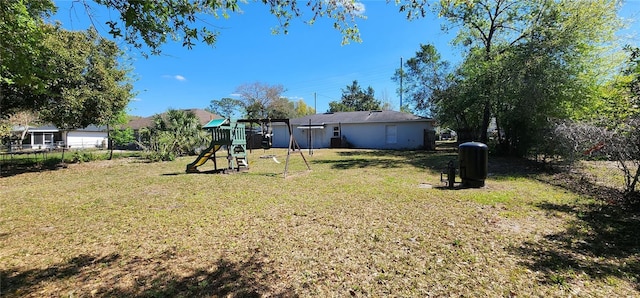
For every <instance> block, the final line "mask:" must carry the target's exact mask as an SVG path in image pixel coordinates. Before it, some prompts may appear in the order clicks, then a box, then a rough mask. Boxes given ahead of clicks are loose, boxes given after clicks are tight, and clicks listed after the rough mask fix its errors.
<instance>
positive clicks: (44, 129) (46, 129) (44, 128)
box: [11, 124, 107, 132]
mask: <svg viewBox="0 0 640 298" xmlns="http://www.w3.org/2000/svg"><path fill="white" fill-rule="evenodd" d="M11 131H13V132H19V131H24V127H23V126H14V127H13V128H12V129H11ZM29 131H30V132H60V131H64V129H59V128H57V127H56V126H55V125H51V124H49V125H43V126H38V127H29ZM68 131H107V127H106V126H104V125H101V126H96V125H93V124H91V125H89V126H87V127H85V128H72V129H68Z"/></svg>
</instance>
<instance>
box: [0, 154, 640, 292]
mask: <svg viewBox="0 0 640 298" xmlns="http://www.w3.org/2000/svg"><path fill="white" fill-rule="evenodd" d="M303 152H304V154H305V157H306V158H307V160H308V161H309V164H310V166H311V168H312V171H310V172H307V171H306V167H305V165H304V163H303V161H302V159H301V158H300V155H299V154H297V153H296V154H294V155H291V159H290V164H289V175H288V177H287V178H283V175H282V173H283V170H284V165H285V159H286V151H284V150H281V149H272V150H269V151H266V152H265V151H263V150H254V151H253V153H252V154H251V155H250V156H249V162H250V166H251V168H250V170H249V171H247V172H244V173H237V174H228V175H223V174H184V170H185V167H186V165H187V164H188V163H190V162H192V161H193V160H194V159H195V157H189V158H180V159H178V160H176V161H173V162H163V163H146V162H144V161H141V160H138V159H136V158H123V159H117V160H112V161H95V162H89V163H80V164H72V165H70V166H69V167H68V168H66V169H58V170H43V171H39V172H26V173H21V174H17V175H10V176H8V177H4V178H0V296H1V297H46V296H64V297H67V296H73V297H78V296H79V297H83V296H84V297H96V296H97V297H123V296H136V297H137V296H143V297H168V296H169V297H176V296H183V297H193V296H196V297H203V296H204V297H246V296H248V297H258V296H278V297H295V296H303V297H308V296H318V297H350V296H356V297H366V296H368V297H382V296H384V297H386V296H402V297H428V296H439V297H440V296H447V297H448V296H455V297H461V296H464V297H486V296H489V297H503V296H504V297H516V296H517V297H531V296H535V297H547V296H555V297H568V296H578V297H612V296H617V297H628V296H638V295H640V282H639V281H638V274H639V273H640V262H639V253H640V251H639V248H640V246H639V243H638V240H637V239H638V238H637V236H636V235H637V232H638V231H639V230H638V228H639V227H640V224H639V219H638V217H637V216H635V215H633V214H631V215H630V214H626V213H623V212H621V211H619V210H617V209H615V208H610V207H609V206H607V205H604V204H602V203H599V202H600V200H595V199H592V198H589V197H587V196H584V195H580V194H576V193H574V192H572V191H570V190H569V189H570V188H564V187H559V186H553V185H552V183H549V181H552V180H553V178H552V176H550V175H547V174H543V173H537V172H536V171H535V169H534V168H532V167H531V165H529V164H527V163H522V162H521V161H517V160H509V159H490V161H489V163H490V177H489V178H488V179H487V182H486V187H484V188H481V189H454V190H449V189H446V188H443V187H442V186H443V184H441V183H440V181H439V179H440V174H439V172H440V170H441V169H442V168H443V167H444V166H445V165H446V163H447V161H449V160H450V159H452V158H455V157H456V155H455V154H454V153H428V152H422V151H411V152H398V151H358V150H315V152H314V154H313V156H309V155H308V152H307V151H303ZM267 154H268V155H272V154H273V155H276V158H277V160H278V161H280V162H281V163H276V162H274V161H273V159H269V158H260V157H261V156H264V155H267ZM221 163H223V160H221V161H220V162H219V164H221ZM201 168H204V170H207V169H211V168H212V164H211V163H207V164H206V165H205V166H203V167H201Z"/></svg>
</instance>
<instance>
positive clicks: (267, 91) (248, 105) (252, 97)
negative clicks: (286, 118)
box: [236, 82, 289, 119]
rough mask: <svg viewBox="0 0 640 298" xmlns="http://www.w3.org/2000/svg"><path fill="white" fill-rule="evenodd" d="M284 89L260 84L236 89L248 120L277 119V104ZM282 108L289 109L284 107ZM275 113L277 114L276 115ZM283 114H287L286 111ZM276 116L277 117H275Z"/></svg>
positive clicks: (280, 86)
mask: <svg viewBox="0 0 640 298" xmlns="http://www.w3.org/2000/svg"><path fill="white" fill-rule="evenodd" d="M284 91H285V89H284V86H282V85H269V84H266V83H261V82H254V83H250V84H243V85H240V86H239V87H238V88H236V93H238V94H240V100H241V101H242V103H243V106H244V109H245V116H246V117H247V118H249V119H265V118H278V117H276V116H282V115H280V114H282V113H279V112H278V111H279V109H278V107H277V106H278V104H279V103H280V99H281V98H282V93H284ZM283 107H284V108H289V107H288V106H286V105H284V106H283ZM276 112H277V113H276ZM284 113H287V112H286V111H285V112H284ZM275 114H278V115H275Z"/></svg>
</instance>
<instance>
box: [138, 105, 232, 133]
mask: <svg viewBox="0 0 640 298" xmlns="http://www.w3.org/2000/svg"><path fill="white" fill-rule="evenodd" d="M184 111H186V112H192V113H193V114H194V115H196V117H197V118H198V120H199V121H200V125H205V124H207V123H209V121H211V120H213V119H219V118H222V117H221V116H219V115H217V114H214V113H210V112H208V111H205V110H202V109H185V110H184ZM165 115H166V113H161V114H156V115H153V116H149V117H144V118H137V119H133V120H131V121H129V123H128V124H127V126H128V127H131V129H133V130H134V131H138V130H139V129H140V128H143V127H147V128H149V127H153V125H154V124H153V119H154V118H155V117H156V116H160V117H163V118H164V117H165Z"/></svg>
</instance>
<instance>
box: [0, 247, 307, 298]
mask: <svg viewBox="0 0 640 298" xmlns="http://www.w3.org/2000/svg"><path fill="white" fill-rule="evenodd" d="M173 257H174V255H173V253H170V252H169V253H164V254H162V255H160V256H158V257H154V258H150V259H147V258H139V257H136V258H133V259H130V260H125V259H123V258H122V257H121V256H120V255H118V254H111V255H108V256H105V257H96V256H90V255H80V256H78V257H76V258H73V259H71V260H69V261H68V262H65V263H61V264H56V265H52V266H50V267H49V268H45V269H28V270H23V271H20V270H7V271H0V275H1V276H2V279H1V282H2V284H1V287H0V289H2V293H1V294H2V296H3V297H21V296H30V295H40V294H42V292H41V291H42V290H43V289H44V287H45V286H49V287H50V286H51V284H54V285H55V284H60V285H69V284H71V285H72V286H71V288H69V289H66V290H63V291H64V293H49V294H53V295H58V294H66V293H68V292H69V291H73V292H74V293H75V294H77V295H79V296H92V297H176V296H178V297H262V296H265V295H268V296H273V297H296V296H297V295H295V293H294V292H293V290H291V289H285V290H283V291H282V292H274V290H272V289H271V288H269V286H268V285H269V284H270V283H269V282H268V281H266V279H267V277H270V272H266V269H265V268H264V266H263V264H262V261H261V259H263V258H261V257H260V256H259V255H257V254H253V255H252V256H251V257H249V259H247V260H244V261H241V262H232V261H228V260H225V259H219V260H218V261H216V262H214V263H212V264H207V265H205V264H200V265H199V266H200V267H199V268H198V269H192V270H185V269H184V268H169V266H170V265H167V263H171V262H170V260H171V259H172V258H173ZM202 265H204V266H205V267H202ZM178 267H181V266H178ZM126 281H129V282H128V283H127V282H126ZM74 283H75V284H76V285H77V287H82V288H77V287H73V284H74ZM89 283H96V284H95V286H94V287H91V285H89V286H87V285H88V284H89ZM54 288H55V287H54Z"/></svg>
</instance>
